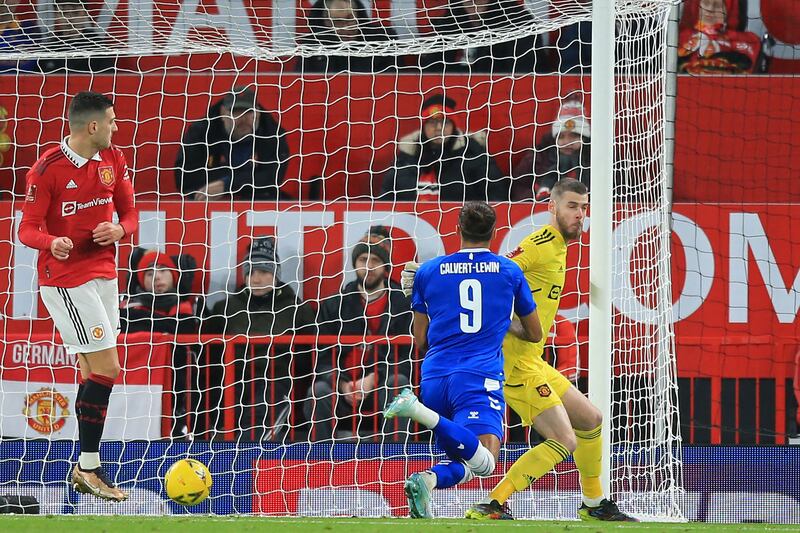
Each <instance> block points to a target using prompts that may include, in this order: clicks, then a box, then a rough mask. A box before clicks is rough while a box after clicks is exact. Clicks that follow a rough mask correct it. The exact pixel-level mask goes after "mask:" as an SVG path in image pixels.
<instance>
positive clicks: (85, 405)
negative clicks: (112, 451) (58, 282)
mask: <svg viewBox="0 0 800 533" xmlns="http://www.w3.org/2000/svg"><path fill="white" fill-rule="evenodd" d="M103 282H107V283H103ZM41 294H42V300H43V301H44V303H45V306H46V307H47V309H48V311H49V312H50V315H51V317H52V318H53V321H54V323H55V325H56V328H57V329H58V331H59V333H60V334H61V337H62V339H63V341H64V347H65V348H66V350H67V352H68V353H72V354H80V356H79V358H78V360H79V364H80V370H81V377H85V379H84V383H83V386H82V387H80V386H79V393H80V395H79V398H78V401H76V404H75V405H76V413H77V415H78V435H79V439H80V443H81V455H80V457H79V460H78V461H79V464H78V465H76V467H75V469H74V470H73V472H72V481H73V486H74V487H75V489H76V490H79V491H80V492H86V493H91V494H94V495H96V496H98V497H101V498H104V499H109V500H116V501H120V500H124V499H125V498H127V494H126V493H125V492H124V491H121V490H119V489H117V488H116V487H115V486H114V484H113V483H112V482H111V480H110V479H109V478H108V476H107V475H106V473H105V471H103V469H102V466H101V465H100V440H101V438H102V434H103V427H104V425H105V418H106V411H107V409H108V402H109V398H110V396H111V389H112V388H113V385H114V380H115V379H116V377H117V375H118V374H119V371H120V367H119V357H118V354H117V349H116V344H117V338H116V337H117V324H116V323H112V322H111V320H112V319H113V314H112V316H111V317H109V313H108V308H109V307H110V306H111V305H113V304H112V303H111V302H113V303H114V304H118V301H119V299H118V297H117V291H116V282H115V281H113V280H92V281H89V282H87V283H85V284H83V285H81V286H79V287H74V288H57V287H42V289H41ZM116 316H118V315H116Z"/></svg>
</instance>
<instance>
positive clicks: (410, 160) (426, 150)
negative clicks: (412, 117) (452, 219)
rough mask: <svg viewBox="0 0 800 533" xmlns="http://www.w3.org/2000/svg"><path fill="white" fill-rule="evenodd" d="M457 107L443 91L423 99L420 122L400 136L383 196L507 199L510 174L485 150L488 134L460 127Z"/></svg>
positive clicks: (461, 200) (385, 197)
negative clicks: (416, 127)
mask: <svg viewBox="0 0 800 533" xmlns="http://www.w3.org/2000/svg"><path fill="white" fill-rule="evenodd" d="M455 107H456V103H455V102H454V101H453V100H452V99H450V98H447V97H445V96H444V95H442V94H438V95H435V96H432V97H430V98H428V99H427V100H425V101H424V102H423V103H422V113H421V118H422V128H421V129H419V130H417V131H414V132H412V133H409V134H408V135H406V136H405V137H403V138H401V139H400V141H399V142H398V147H397V158H396V160H395V163H394V165H392V167H391V168H390V169H389V170H388V171H387V172H386V175H385V176H384V179H383V190H382V196H381V199H382V200H407V201H414V200H418V201H425V200H427V201H437V200H442V201H450V202H463V201H466V200H484V201H486V200H490V201H503V200H505V201H508V195H509V187H510V183H509V180H508V178H506V177H504V176H503V174H502V172H501V171H500V169H499V167H498V166H497V163H495V161H494V159H492V157H491V156H490V155H489V154H488V153H487V149H486V136H485V135H484V134H482V133H475V134H466V133H464V132H462V131H461V130H460V129H459V127H458V124H457V122H456V118H455V116H454V115H455Z"/></svg>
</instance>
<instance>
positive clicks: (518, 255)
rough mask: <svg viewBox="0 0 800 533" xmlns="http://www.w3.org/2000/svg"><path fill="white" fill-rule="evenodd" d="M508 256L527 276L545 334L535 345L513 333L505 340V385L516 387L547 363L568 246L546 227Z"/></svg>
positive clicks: (528, 237)
mask: <svg viewBox="0 0 800 533" xmlns="http://www.w3.org/2000/svg"><path fill="white" fill-rule="evenodd" d="M507 257H509V258H510V259H511V260H512V261H514V262H515V263H516V264H517V265H519V267H520V268H521V269H522V272H523V273H524V274H525V279H526V280H527V281H528V285H529V286H530V288H531V293H533V299H534V300H535V301H536V310H537V311H538V313H539V320H540V321H541V323H542V333H543V335H542V340H541V341H539V342H536V343H533V342H527V341H523V340H522V339H519V338H517V337H514V336H513V335H510V334H507V335H506V337H505V339H504V340H503V356H504V358H505V365H504V371H505V375H506V382H507V383H511V384H515V383H520V382H522V381H523V380H524V379H525V378H527V377H529V376H530V374H531V373H533V372H535V371H536V368H537V367H540V366H541V365H542V364H543V363H544V361H543V360H542V353H544V345H545V342H547V336H548V334H549V333H550V328H551V327H552V326H553V320H554V319H555V317H556V313H557V312H558V304H559V302H560V301H561V289H562V288H563V287H564V273H565V271H566V267H567V243H566V242H565V241H564V237H563V236H562V235H561V232H559V231H558V230H557V229H555V228H554V227H553V226H551V225H547V226H544V227H543V228H541V229H540V230H538V231H534V232H533V233H531V234H530V235H528V236H527V237H525V239H523V240H522V242H521V243H520V245H519V246H518V247H517V249H516V250H514V251H513V252H511V253H510V254H508V256H507Z"/></svg>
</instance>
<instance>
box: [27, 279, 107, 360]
mask: <svg viewBox="0 0 800 533" xmlns="http://www.w3.org/2000/svg"><path fill="white" fill-rule="evenodd" d="M39 291H40V292H41V295H42V301H43V302H44V305H45V307H46V308H47V310H48V311H49V312H50V316H51V317H53V322H55V324H56V329H58V332H59V333H60V334H61V338H62V339H63V340H64V348H66V349H67V353H70V354H75V353H83V354H86V353H92V352H99V351H100V350H106V349H108V348H115V347H116V346H117V335H118V334H119V294H118V291H117V280H115V279H93V280H91V281H87V282H86V283H84V284H83V285H79V286H77V287H72V288H69V289H65V288H63V287H41V288H40V289H39Z"/></svg>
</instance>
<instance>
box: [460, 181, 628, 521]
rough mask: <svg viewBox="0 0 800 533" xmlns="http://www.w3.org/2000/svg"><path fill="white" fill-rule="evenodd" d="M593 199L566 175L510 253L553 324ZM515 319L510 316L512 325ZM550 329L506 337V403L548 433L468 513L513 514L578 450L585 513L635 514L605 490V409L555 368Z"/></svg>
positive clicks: (603, 516) (620, 517) (545, 321)
mask: <svg viewBox="0 0 800 533" xmlns="http://www.w3.org/2000/svg"><path fill="white" fill-rule="evenodd" d="M588 206H589V196H588V191H587V189H586V186H585V185H583V184H582V183H581V182H580V181H577V180H574V179H563V180H561V181H559V182H558V183H557V184H556V185H555V186H554V187H553V189H552V191H551V196H550V201H549V204H548V210H549V211H550V215H551V217H550V224H549V225H547V226H544V227H543V228H541V229H539V230H537V231H535V232H533V233H531V234H530V235H528V236H527V237H526V238H525V239H524V240H523V241H522V242H521V243H520V245H519V247H518V248H517V249H516V250H514V251H513V252H511V253H510V254H508V257H509V258H510V259H511V260H512V261H514V262H515V263H517V265H519V266H520V268H522V272H523V273H524V274H525V278H526V279H527V281H528V285H530V288H531V292H532V293H533V297H534V300H535V301H536V305H537V309H538V311H539V319H540V320H541V322H542V331H544V332H548V331H550V328H551V327H552V325H553V319H554V318H555V316H556V313H557V311H558V304H559V302H560V300H561V290H562V288H563V287H564V274H565V271H566V263H567V244H568V243H569V242H570V241H574V240H577V239H579V238H580V236H581V233H582V231H583V222H584V219H585V218H586V210H587V208H588ZM513 327H515V325H513V324H512V328H513ZM546 339H547V336H546V335H545V336H544V337H543V339H542V340H541V341H539V342H537V343H531V342H527V341H523V340H521V339H519V338H518V337H515V336H514V335H511V334H508V335H506V338H505V340H504V342H503V355H504V357H505V368H504V371H505V375H506V381H505V386H504V389H503V392H504V394H505V397H506V403H507V404H508V405H509V406H510V407H511V408H512V409H513V410H514V411H515V412H516V413H517V414H518V415H519V416H520V418H521V419H522V424H523V425H525V426H531V425H532V426H533V427H534V429H535V430H536V431H537V433H539V434H540V435H541V436H542V437H543V438H544V439H545V441H544V442H543V443H541V444H539V445H538V446H536V447H534V448H532V449H530V450H528V451H527V452H525V453H524V454H523V455H522V457H520V458H519V459H518V460H517V461H516V462H515V463H514V464H513V465H512V466H511V468H510V469H509V470H508V473H507V474H506V475H505V477H504V478H503V479H502V480H501V481H500V483H498V485H497V486H496V487H495V488H494V490H493V491H492V492H491V493H490V494H489V496H488V498H487V499H486V500H484V501H482V502H480V503H478V504H476V505H474V506H472V508H470V509H469V510H468V511H467V518H473V519H505V520H508V519H511V514H510V513H509V512H508V508H507V506H506V505H505V503H506V500H508V498H509V497H510V496H511V495H512V494H514V493H515V492H519V491H523V490H526V489H527V488H528V487H529V486H530V485H531V483H533V482H534V481H536V480H537V479H539V478H540V477H542V476H544V475H545V474H546V473H547V472H549V471H550V470H552V469H553V467H554V466H555V465H557V464H558V463H560V462H561V461H563V460H564V459H566V458H567V457H569V455H570V454H572V455H573V456H574V459H575V465H576V466H577V467H578V471H579V472H580V481H581V490H582V493H583V504H582V505H581V507H580V509H578V515H579V516H580V518H581V519H582V520H608V521H626V522H628V521H636V520H635V519H634V518H632V517H630V516H628V515H626V514H624V513H622V512H620V510H619V509H618V508H617V505H616V504H615V503H614V502H613V501H611V500H609V499H607V498H605V497H604V495H603V490H602V488H601V485H600V468H601V466H600V465H601V454H602V447H601V440H600V428H601V425H602V422H603V420H602V415H601V414H600V411H599V410H598V409H597V408H596V407H595V406H594V405H592V404H591V402H589V400H588V399H587V398H586V397H585V396H584V395H583V394H582V393H581V392H580V391H579V390H578V389H577V388H575V386H573V385H572V384H571V383H570V382H569V381H568V380H567V379H566V378H565V377H564V376H562V375H561V373H559V372H558V371H557V370H556V369H555V368H553V367H552V366H550V365H549V364H547V363H546V362H545V361H544V360H543V359H542V353H543V351H544V344H545V342H546Z"/></svg>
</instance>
